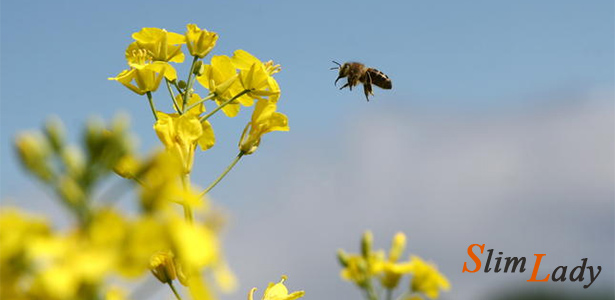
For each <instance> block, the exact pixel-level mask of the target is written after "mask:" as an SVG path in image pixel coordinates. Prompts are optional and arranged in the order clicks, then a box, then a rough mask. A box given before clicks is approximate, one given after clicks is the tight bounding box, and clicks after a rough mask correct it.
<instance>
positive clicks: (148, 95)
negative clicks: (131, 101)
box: [147, 92, 158, 121]
mask: <svg viewBox="0 0 615 300" xmlns="http://www.w3.org/2000/svg"><path fill="white" fill-rule="evenodd" d="M147 100H148V101H149V107H150V108H151V109H152V113H153V114H154V119H155V120H156V121H158V115H157V114H156V106H154V99H153V98H152V93H151V92H147Z"/></svg>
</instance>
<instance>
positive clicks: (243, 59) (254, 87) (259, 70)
mask: <svg viewBox="0 0 615 300" xmlns="http://www.w3.org/2000/svg"><path fill="white" fill-rule="evenodd" d="M232 61H233V65H235V68H237V69H239V70H240V72H239V80H240V82H241V85H242V86H243V88H244V89H246V90H250V92H249V93H248V95H250V97H252V98H255V99H261V100H262V99H265V98H264V97H268V99H269V101H272V102H277V101H278V99H279V98H280V86H279V85H278V82H277V81H276V80H275V79H274V78H273V77H272V75H273V74H275V73H277V72H279V71H280V69H281V68H280V65H274V63H273V61H271V60H270V61H268V62H266V63H263V62H261V61H260V60H259V59H258V58H256V57H254V56H253V55H252V54H250V53H248V52H246V51H244V50H237V51H235V53H233V58H232Z"/></svg>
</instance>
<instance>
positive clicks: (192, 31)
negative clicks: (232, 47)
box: [186, 24, 218, 58]
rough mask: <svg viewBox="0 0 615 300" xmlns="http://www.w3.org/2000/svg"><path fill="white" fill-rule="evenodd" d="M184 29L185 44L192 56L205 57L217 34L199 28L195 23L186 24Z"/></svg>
mask: <svg viewBox="0 0 615 300" xmlns="http://www.w3.org/2000/svg"><path fill="white" fill-rule="evenodd" d="M186 27H187V29H188V31H186V46H187V47H188V51H190V54H191V55H192V56H197V57H199V58H203V57H205V56H206V55H207V54H208V53H209V52H210V51H211V49H213V48H214V46H215V45H216V41H217V40H218V34H216V33H215V32H210V31H207V30H205V29H200V28H199V27H198V26H196V25H195V24H188V25H187V26H186Z"/></svg>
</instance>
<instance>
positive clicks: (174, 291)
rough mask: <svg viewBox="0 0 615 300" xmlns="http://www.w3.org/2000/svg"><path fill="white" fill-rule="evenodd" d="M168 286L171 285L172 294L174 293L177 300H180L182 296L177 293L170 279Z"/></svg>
mask: <svg viewBox="0 0 615 300" xmlns="http://www.w3.org/2000/svg"><path fill="white" fill-rule="evenodd" d="M169 287H171V290H172V291H173V294H175V297H176V298H177V300H182V297H181V296H180V295H179V293H178V292H177V290H176V289H175V286H173V282H172V281H169Z"/></svg>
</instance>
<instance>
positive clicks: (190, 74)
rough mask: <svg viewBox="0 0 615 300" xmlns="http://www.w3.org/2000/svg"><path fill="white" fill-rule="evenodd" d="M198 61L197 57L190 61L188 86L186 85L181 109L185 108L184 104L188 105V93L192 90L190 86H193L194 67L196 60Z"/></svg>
mask: <svg viewBox="0 0 615 300" xmlns="http://www.w3.org/2000/svg"><path fill="white" fill-rule="evenodd" d="M198 59H199V57H198V56H195V57H194V59H193V60H192V65H191V66H190V73H189V74H188V84H187V85H186V91H185V92H184V103H183V105H182V108H185V107H186V104H187V103H188V99H189V98H190V91H191V90H192V85H193V84H194V78H195V77H194V65H196V62H197V60H198Z"/></svg>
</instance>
